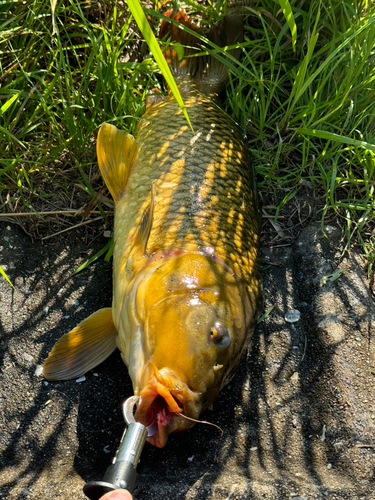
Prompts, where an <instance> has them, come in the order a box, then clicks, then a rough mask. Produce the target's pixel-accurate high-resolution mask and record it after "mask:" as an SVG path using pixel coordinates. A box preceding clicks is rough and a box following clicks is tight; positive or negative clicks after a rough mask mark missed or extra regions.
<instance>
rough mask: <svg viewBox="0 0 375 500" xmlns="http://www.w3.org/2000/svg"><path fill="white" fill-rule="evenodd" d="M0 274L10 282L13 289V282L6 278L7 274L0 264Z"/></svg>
mask: <svg viewBox="0 0 375 500" xmlns="http://www.w3.org/2000/svg"><path fill="white" fill-rule="evenodd" d="M0 274H1V275H2V276H3V277H4V278H5V279H6V280H7V282H8V283H9V284H10V286H11V287H12V288H13V289H15V288H14V286H13V283H12V282H11V281H10V279H9V278H8V276H7V275H6V273H5V271H4V269H3V268H2V267H1V266H0Z"/></svg>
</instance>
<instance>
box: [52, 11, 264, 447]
mask: <svg viewBox="0 0 375 500" xmlns="http://www.w3.org/2000/svg"><path fill="white" fill-rule="evenodd" d="M166 15H167V16H169V17H170V18H172V19H173V20H177V21H179V22H180V23H182V24H184V25H185V26H187V27H189V28H190V29H193V30H194V31H199V28H197V26H196V25H194V24H193V23H192V22H191V21H190V20H189V18H188V17H187V16H186V14H185V12H184V11H169V12H167V14H166ZM241 32H242V19H241V17H240V16H238V15H231V16H227V17H226V18H224V20H223V21H222V23H221V24H219V25H216V26H214V28H212V29H211V31H210V32H209V33H208V34H207V37H208V38H210V39H211V40H213V41H214V42H215V43H216V44H218V45H221V46H224V45H233V44H234V43H235V42H236V41H238V34H239V33H241ZM160 36H161V37H163V36H164V37H169V39H170V40H171V42H180V43H181V44H182V45H183V46H186V47H187V48H185V54H184V57H183V58H182V59H181V60H179V59H178V57H177V54H176V52H175V50H174V48H173V43H172V45H170V46H169V48H168V49H167V50H166V51H165V53H164V55H165V58H166V60H167V61H168V63H169V65H170V67H171V69H172V71H173V72H174V75H175V77H176V80H177V83H178V86H179V90H180V93H181V96H182V98H183V100H184V104H185V107H186V109H187V111H188V114H189V117H190V120H191V123H192V126H193V129H194V133H193V132H192V130H191V128H190V127H189V126H188V124H187V122H186V120H185V118H184V115H183V113H182V112H181V109H180V108H179V106H178V104H177V102H176V100H175V98H174V97H173V96H172V94H171V93H169V94H168V95H167V96H165V97H162V96H157V97H156V98H154V99H153V100H151V101H150V100H149V101H148V102H147V109H146V112H145V114H144V115H143V117H142V120H141V121H140V124H139V126H138V128H137V131H136V139H135V138H134V137H133V136H132V135H130V134H128V133H126V132H124V131H122V130H119V129H117V128H116V127H114V126H112V125H109V124H103V125H102V127H101V129H100V131H99V135H98V141H97V155H98V163H99V167H100V171H101V173H102V176H103V178H104V180H105V182H106V184H107V187H108V189H109V191H110V192H111V194H112V196H113V199H114V201H115V224H114V241H115V246H114V252H113V303H112V308H105V309H101V310H99V311H97V312H96V313H94V314H92V315H91V316H89V317H88V318H87V319H85V320H84V321H82V322H81V323H80V324H79V325H78V326H77V327H76V328H74V329H73V330H72V331H71V332H69V333H68V334H66V335H64V336H63V337H62V338H61V339H60V340H59V341H58V342H57V343H56V345H55V346H54V348H53V350H52V351H51V353H50V355H49V356H48V358H47V360H46V361H45V364H44V376H45V377H46V378H47V379H50V380H67V379H71V378H75V377H79V376H81V375H83V374H84V373H85V372H87V371H88V370H90V369H92V368H94V367H95V366H96V365H98V364H99V363H101V362H102V361H104V360H105V359H106V358H107V357H108V356H109V355H110V354H111V353H112V352H113V351H114V349H115V348H116V346H117V347H118V348H119V349H120V351H121V356H122V359H123V360H124V362H125V364H126V366H127V367H128V371H129V375H130V377H131V380H132V383H133V389H134V394H135V395H139V396H140V403H139V405H138V407H137V410H136V413H135V418H136V420H137V421H139V422H141V423H143V424H144V425H154V426H157V429H158V430H157V432H156V433H155V434H154V436H152V437H150V438H148V440H149V442H151V443H152V444H154V445H155V446H158V447H163V446H164V445H165V444H166V442H167V439H168V435H169V434H170V433H171V432H176V431H182V430H185V429H188V428H190V427H191V426H192V425H194V423H193V422H192V421H190V420H187V419H185V418H183V417H182V416H180V413H182V414H183V415H185V416H187V417H190V418H193V419H197V418H198V417H199V414H200V412H201V411H202V409H203V408H205V407H206V406H207V405H209V404H210V403H211V402H212V401H213V400H214V399H215V397H216V396H217V394H218V392H219V391H220V389H221V388H222V387H223V386H224V385H225V384H226V383H228V381H229V380H230V378H231V377H232V375H233V373H234V370H235V368H236V367H237V365H238V363H239V361H240V358H241V355H242V353H243V351H244V349H245V348H246V346H247V345H248V342H249V340H250V338H251V336H252V333H253V330H254V326H255V321H256V316H257V314H258V312H259V310H260V301H261V284H260V272H259V265H258V246H259V233H260V222H259V210H258V206H257V201H256V195H255V192H254V182H253V178H252V174H251V168H250V160H249V151H248V148H247V145H246V142H245V140H244V137H243V134H242V131H241V130H240V128H239V127H238V125H237V124H236V123H235V122H234V121H233V120H232V119H231V118H230V117H229V116H228V115H227V114H226V113H225V112H224V111H223V110H222V109H221V108H220V107H219V99H218V93H219V92H220V90H221V89H222V88H223V86H224V85H225V83H226V81H227V70H226V68H225V66H224V65H223V64H222V63H221V62H220V61H218V60H217V59H215V58H214V57H211V56H200V57H191V58H189V57H186V56H187V55H189V51H190V53H191V51H193V50H194V46H195V47H200V42H199V40H198V39H197V38H196V37H194V36H193V35H192V34H189V33H186V32H184V31H183V30H181V29H179V28H178V27H176V26H175V25H172V24H170V23H167V22H166V21H162V24H161V31H160Z"/></svg>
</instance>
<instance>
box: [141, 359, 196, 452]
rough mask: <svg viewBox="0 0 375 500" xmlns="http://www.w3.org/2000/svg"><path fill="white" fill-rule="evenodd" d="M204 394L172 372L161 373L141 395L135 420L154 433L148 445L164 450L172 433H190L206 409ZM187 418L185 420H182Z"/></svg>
mask: <svg viewBox="0 0 375 500" xmlns="http://www.w3.org/2000/svg"><path fill="white" fill-rule="evenodd" d="M201 396H202V395H201V393H196V392H193V391H192V390H191V389H189V387H188V386H187V385H186V384H185V383H183V382H181V380H179V378H178V377H177V376H176V375H175V374H173V373H172V372H171V371H170V370H169V369H162V370H160V371H159V370H157V369H156V373H154V374H153V375H152V376H151V378H150V379H149V381H148V383H147V384H146V385H145V386H144V388H143V389H142V391H141V393H140V401H139V404H138V406H137V409H136V412H135V415H134V418H135V420H136V421H137V422H140V423H142V424H143V425H145V426H147V428H148V430H149V433H150V432H154V434H153V435H152V436H149V437H148V438H147V441H148V442H149V443H151V444H152V445H154V446H156V447H158V448H163V447H164V446H165V445H166V443H167V441H168V436H169V434H171V433H172V432H182V431H185V430H187V429H190V427H192V426H193V425H194V421H192V420H190V418H193V419H196V418H197V417H198V416H199V413H200V410H201V408H202V404H201ZM181 414H182V415H184V416H181Z"/></svg>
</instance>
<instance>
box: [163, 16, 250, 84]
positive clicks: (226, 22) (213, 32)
mask: <svg viewBox="0 0 375 500" xmlns="http://www.w3.org/2000/svg"><path fill="white" fill-rule="evenodd" d="M164 15H165V16H166V17H169V18H170V19H172V20H174V21H177V22H179V23H180V24H182V25H183V26H186V27H187V28H189V29H190V30H193V31H195V32H196V33H198V34H201V35H204V36H205V38H208V40H210V41H211V42H213V43H214V44H215V45H218V46H219V47H225V46H229V45H234V44H235V43H238V42H241V41H242V38H243V25H242V16H241V14H240V12H238V11H236V12H234V13H232V14H228V15H227V16H225V17H224V18H223V20H222V21H221V22H219V23H217V24H216V25H214V26H213V27H212V28H211V29H210V30H209V31H208V33H203V30H202V29H201V28H199V27H198V26H197V25H196V24H194V23H193V22H192V21H191V20H190V19H189V17H188V16H187V15H186V13H185V11H184V10H169V11H167V12H166V13H165V14H164ZM159 36H160V38H166V39H169V41H170V42H172V43H179V44H181V45H182V46H184V54H183V57H182V58H181V59H179V57H178V53H177V50H176V49H175V48H173V46H172V47H169V48H168V49H166V50H165V51H164V57H165V59H166V61H167V62H168V64H169V66H170V68H171V71H172V73H173V74H174V76H175V77H176V78H178V79H182V80H186V79H192V80H195V82H196V83H197V84H198V82H199V81H201V82H202V84H203V85H202V84H201V85H198V86H199V87H201V88H202V90H203V91H204V92H205V87H207V91H208V92H210V90H211V89H210V87H211V88H212V87H214V89H212V90H214V91H215V92H219V91H220V90H221V89H222V88H223V87H224V86H225V84H226V83H227V80H228V70H227V68H226V66H225V64H224V63H223V62H222V61H219V59H217V58H216V57H214V56H211V55H205V56H200V57H192V56H193V55H194V54H196V53H197V50H204V49H205V44H204V42H202V41H201V40H199V38H197V37H196V36H194V35H193V34H191V33H188V32H187V31H184V30H182V29H181V28H179V27H178V26H175V25H174V24H172V23H168V22H167V21H164V20H163V21H162V22H161V25H160V32H159ZM207 48H212V47H210V46H208V47H207ZM229 53H230V54H231V55H232V56H234V57H236V58H238V57H239V56H240V49H234V50H231V51H229ZM205 93H206V92H205Z"/></svg>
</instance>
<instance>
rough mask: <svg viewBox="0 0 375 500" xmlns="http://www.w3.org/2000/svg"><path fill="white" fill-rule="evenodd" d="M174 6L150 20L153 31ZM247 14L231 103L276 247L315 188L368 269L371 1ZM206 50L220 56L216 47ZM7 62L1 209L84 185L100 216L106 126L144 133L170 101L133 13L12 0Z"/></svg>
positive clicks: (5, 25)
mask: <svg viewBox="0 0 375 500" xmlns="http://www.w3.org/2000/svg"><path fill="white" fill-rule="evenodd" d="M133 3H134V5H133V6H132V5H131V3H130V2H129V5H131V6H132V11H133V12H135V11H134V9H136V8H137V4H136V3H135V2H133ZM184 5H185V6H186V9H187V10H188V11H189V12H191V13H192V14H193V15H194V16H195V18H201V19H202V23H203V24H210V23H212V22H213V21H215V20H217V19H220V17H222V16H223V15H224V14H225V12H226V10H227V8H228V7H227V3H226V1H225V0H224V1H223V0H218V1H217V2H216V3H211V2H208V3H205V4H203V5H198V4H196V3H195V2H194V1H193V0H188V1H187V2H186V3H185V4H184ZM168 6H169V5H168V4H163V6H158V5H156V6H155V7H154V9H153V10H152V9H151V10H150V9H149V10H147V11H146V12H147V16H148V20H149V22H150V24H151V26H152V29H153V32H154V33H157V26H158V23H159V18H160V13H162V12H164V11H165V10H166V9H167V8H168ZM241 9H242V12H243V15H244V20H245V40H244V42H243V43H242V44H241V46H242V52H243V55H242V58H241V62H240V63H238V64H237V63H235V62H234V61H233V60H231V59H227V64H228V67H229V69H230V71H231V73H230V83H229V85H228V88H227V95H226V101H225V103H224V105H225V106H226V109H227V110H228V112H229V113H230V114H232V115H234V116H235V117H236V119H237V120H238V122H239V123H240V124H241V125H242V126H243V128H244V130H246V131H247V133H248V138H249V144H250V147H251V150H252V152H253V157H254V164H255V168H256V172H257V179H258V187H259V191H260V195H261V197H262V198H263V200H264V203H265V204H266V206H267V207H268V208H267V210H268V213H269V214H271V216H272V218H271V221H272V224H273V226H272V227H273V228H274V229H275V235H276V236H275V238H276V242H277V238H279V240H280V241H282V234H283V231H282V219H281V218H280V215H281V214H282V213H285V210H286V209H288V207H290V203H292V202H293V201H296V200H298V199H299V197H300V196H301V193H305V192H309V193H311V194H312V195H314V196H315V199H319V200H320V201H319V203H318V208H319V210H320V214H321V218H322V221H324V220H327V217H330V216H331V215H332V214H335V215H336V216H337V218H338V220H339V221H340V223H341V225H342V227H343V230H344V232H345V235H346V242H347V248H348V249H349V248H350V247H351V245H352V244H353V243H359V244H360V245H361V246H362V249H363V252H364V254H365V255H366V256H367V259H368V262H369V269H371V265H372V263H373V261H374V259H375V233H374V220H375V218H374V214H375V204H374V185H375V99H374V95H375V50H374V47H375V4H374V3H373V2H370V1H365V0H357V1H356V0H347V1H341V0H325V1H319V0H316V1H307V0H296V1H291V2H290V3H289V2H288V0H279V2H276V1H273V0H258V1H257V0H254V1H253V2H249V3H248V5H245V6H242V7H241ZM138 15H140V16H141V15H142V14H141V13H140V12H139V9H138ZM139 19H140V18H138V17H137V21H138V22H140V20H139ZM143 33H144V34H145V36H146V37H147V38H149V36H150V31H148V32H147V31H146V32H145V31H144V29H143ZM150 43H151V44H152V42H150ZM162 43H164V42H162ZM151 46H152V45H151ZM207 50H208V51H211V52H215V53H216V54H217V56H218V57H222V52H223V51H220V50H218V48H217V47H215V46H212V45H211V46H208V48H207ZM0 54H1V57H0V211H1V212H2V213H3V214H9V213H12V212H13V213H14V212H17V211H22V210H23V211H34V212H35V211H38V210H40V207H41V201H43V202H46V201H48V200H49V201H51V200H53V199H54V196H55V194H56V192H57V191H58V192H63V193H65V194H66V197H67V199H69V197H70V196H71V193H72V185H73V184H76V183H79V184H80V186H81V187H82V189H84V190H85V191H86V192H87V193H88V195H89V196H90V197H91V198H92V199H93V200H95V201H94V202H93V203H91V205H90V206H91V208H92V207H93V204H96V203H97V202H98V201H99V200H100V196H99V194H100V193H99V188H100V185H98V184H97V181H95V179H97V176H96V158H95V135H96V132H97V130H98V128H99V126H100V124H101V123H102V122H104V121H107V122H112V123H114V124H116V125H117V126H119V127H121V128H125V129H126V130H128V131H129V132H131V133H132V132H134V129H135V126H136V123H137V121H138V119H139V118H140V117H141V116H142V113H143V110H144V100H145V96H146V94H147V92H148V91H149V90H150V89H152V88H154V87H157V88H159V89H161V90H162V91H164V87H163V85H164V84H163V81H162V78H161V73H160V69H159V67H158V65H157V64H156V63H155V61H154V59H153V57H152V55H151V53H150V51H149V49H148V46H147V45H146V44H145V43H143V42H142V35H141V34H140V32H139V31H138V29H137V27H136V25H135V23H134V21H133V19H132V15H131V12H130V10H129V7H128V5H127V4H125V3H122V2H120V1H118V2H116V1H115V0H108V1H107V0H102V1H101V2H91V0H68V1H66V2H56V0H54V1H52V2H50V1H49V0H25V1H23V2H18V1H16V0H11V1H7V0H5V1H4V2H2V4H1V5H0ZM140 54H142V56H140ZM95 182H96V183H95ZM302 196H304V194H302ZM59 206H60V208H61V205H59ZM99 209H100V210H102V208H101V206H99ZM283 210H284V212H283ZM102 213H104V212H103V210H102ZM0 215H1V214H0ZM0 220H1V219H0ZM280 228H281V229H280Z"/></svg>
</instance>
